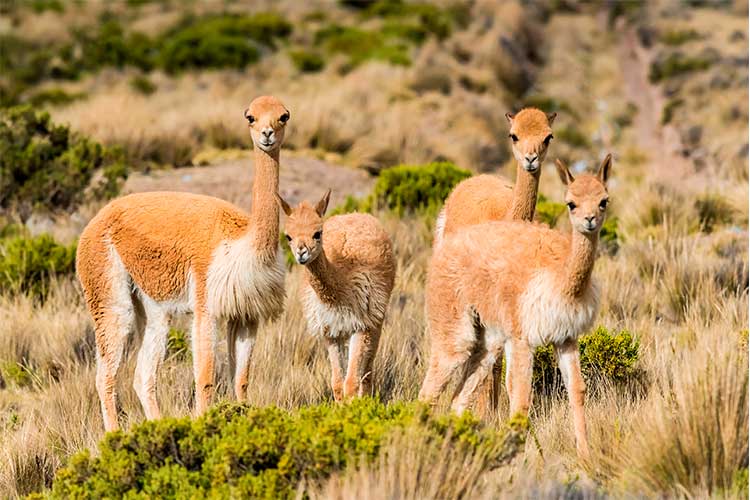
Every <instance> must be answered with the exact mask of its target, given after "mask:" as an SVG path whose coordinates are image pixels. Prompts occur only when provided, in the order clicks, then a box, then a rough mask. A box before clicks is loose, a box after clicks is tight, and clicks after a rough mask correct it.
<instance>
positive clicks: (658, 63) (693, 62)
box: [648, 52, 712, 83]
mask: <svg viewBox="0 0 750 500" xmlns="http://www.w3.org/2000/svg"><path fill="white" fill-rule="evenodd" d="M711 64H712V61H711V60H710V59H708V58H705V57H691V56H686V55H684V54H681V53H679V52H674V53H672V54H669V55H668V56H666V57H657V58H656V60H654V62H652V63H651V70H650V71H649V75H648V78H649V80H650V81H651V83H657V82H660V81H662V80H665V79H667V78H672V77H675V76H679V75H683V74H685V73H692V72H693V71H702V70H705V69H708V68H709V67H710V66H711Z"/></svg>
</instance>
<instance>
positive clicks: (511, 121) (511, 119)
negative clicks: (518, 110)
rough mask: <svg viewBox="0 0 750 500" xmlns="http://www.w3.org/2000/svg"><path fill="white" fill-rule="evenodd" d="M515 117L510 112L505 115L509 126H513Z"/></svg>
mask: <svg viewBox="0 0 750 500" xmlns="http://www.w3.org/2000/svg"><path fill="white" fill-rule="evenodd" d="M515 117H516V115H515V114H513V113H511V112H510V111H508V112H507V113H505V118H506V119H507V120H508V123H510V124H511V125H513V118H515Z"/></svg>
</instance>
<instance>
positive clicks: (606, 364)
mask: <svg viewBox="0 0 750 500" xmlns="http://www.w3.org/2000/svg"><path fill="white" fill-rule="evenodd" d="M639 348H640V342H639V341H638V339H637V338H635V337H634V336H633V334H632V333H630V332H628V331H627V330H622V331H620V332H618V333H612V332H610V331H609V330H607V328H605V327H603V326H599V327H598V328H597V329H596V330H595V331H594V332H592V333H589V334H588V335H584V336H582V337H581V338H580V339H579V342H578V349H579V352H580V354H581V371H582V372H583V376H584V378H585V379H587V380H588V381H589V383H591V382H595V381H596V380H598V379H606V380H609V381H611V382H613V383H615V384H624V383H627V382H628V381H631V380H634V379H638V378H639V377H640V376H641V373H642V372H641V371H640V370H639V369H638V368H637V363H638V359H639V352H638V350H639ZM560 387H562V379H561V375H560V372H559V370H558V368H557V360H556V358H555V354H554V348H553V347H552V346H545V347H540V348H538V349H537V350H536V352H535V353H534V388H535V390H537V391H540V392H546V393H549V392H553V391H554V390H555V389H557V388H560Z"/></svg>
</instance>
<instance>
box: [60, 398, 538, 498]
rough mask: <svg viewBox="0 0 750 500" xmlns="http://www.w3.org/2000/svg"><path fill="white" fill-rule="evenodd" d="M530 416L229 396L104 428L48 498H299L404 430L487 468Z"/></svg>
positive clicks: (519, 435) (518, 439)
mask: <svg viewBox="0 0 750 500" xmlns="http://www.w3.org/2000/svg"><path fill="white" fill-rule="evenodd" d="M526 425H527V424H526V421H525V420H523V421H521V420H518V421H513V422H512V426H511V427H510V429H509V430H507V431H504V432H498V431H494V430H490V429H485V428H483V427H482V426H481V424H480V423H479V421H478V420H476V419H475V418H474V417H473V416H471V415H470V414H468V413H467V414H464V415H463V416H461V417H457V416H453V415H450V416H433V415H431V414H430V412H429V410H428V409H427V407H425V406H423V405H420V404H417V403H394V404H391V405H388V406H386V405H384V404H382V403H380V402H378V401H376V400H374V399H371V398H361V399H356V400H354V401H352V402H350V403H347V404H321V405H318V406H311V407H306V408H300V409H298V410H294V411H293V412H288V411H284V410H281V409H278V408H275V407H267V408H250V407H248V406H245V405H237V404H224V405H220V406H218V407H215V408H213V409H212V410H210V411H209V412H208V413H207V414H206V415H204V416H202V417H200V418H198V419H195V420H192V419H190V418H188V417H185V418H180V419H176V418H166V419H162V420H155V421H149V422H144V423H142V424H140V425H138V426H136V427H134V428H132V429H131V430H130V431H128V432H122V431H117V432H113V433H110V434H108V435H107V436H106V437H105V439H104V440H103V441H102V442H101V444H100V445H99V453H98V456H92V454H91V453H90V452H88V451H84V452H82V453H79V454H77V455H75V456H74V457H73V458H72V459H71V460H70V463H69V464H68V465H67V467H65V468H63V469H61V470H60V471H59V472H58V473H57V476H56V478H55V480H54V483H53V486H52V490H51V492H48V495H49V496H50V497H52V498H71V497H74V498H103V497H123V496H126V497H130V496H137V495H143V496H147V497H148V496H160V497H185V498H187V497H193V498H202V497H206V496H212V497H217V498H218V497H220V498H238V497H250V498H294V497H295V495H296V493H297V489H298V485H299V484H300V482H301V481H303V480H304V481H306V482H308V484H309V483H315V482H319V481H322V480H324V479H325V478H327V477H329V476H330V475H331V474H332V473H333V472H336V471H339V470H342V469H344V468H345V467H346V465H347V463H358V462H359V461H365V462H372V461H373V460H374V459H375V458H376V457H377V455H378V452H379V450H380V448H381V447H382V446H384V445H385V444H386V443H387V442H388V439H389V438H390V437H391V436H395V435H397V434H398V433H404V432H407V433H415V434H413V435H415V436H420V437H424V436H427V437H428V438H429V439H434V440H437V441H444V440H446V439H449V440H450V441H451V443H452V446H453V447H454V448H455V447H458V448H466V449H468V450H474V451H476V452H477V453H481V454H483V455H484V456H486V459H485V468H490V467H492V466H493V465H499V464H500V463H503V462H506V461H507V460H509V459H510V458H512V457H513V456H514V455H515V454H516V453H517V452H518V451H519V450H520V448H521V446H522V444H523V440H524V435H525V430H526Z"/></svg>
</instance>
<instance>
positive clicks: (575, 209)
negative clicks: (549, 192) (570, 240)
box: [555, 154, 612, 235]
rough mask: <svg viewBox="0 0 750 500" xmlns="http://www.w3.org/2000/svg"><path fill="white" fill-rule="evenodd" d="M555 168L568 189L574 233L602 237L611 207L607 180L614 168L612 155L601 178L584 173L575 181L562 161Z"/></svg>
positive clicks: (566, 202) (600, 168)
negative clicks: (608, 206) (603, 225)
mask: <svg viewBox="0 0 750 500" xmlns="http://www.w3.org/2000/svg"><path fill="white" fill-rule="evenodd" d="M555 165H556V166H557V173H558V174H559V175H560V180H562V182H563V184H565V185H566V186H568V189H567V191H566V192H565V204H566V205H567V207H568V213H569V215H570V223H571V225H572V226H573V230H574V231H577V232H579V233H582V234H589V235H591V234H599V230H600V229H601V228H602V224H603V223H604V215H605V214H606V212H607V205H608V204H609V193H608V192H607V179H608V178H609V171H610V168H611V167H612V155H611V154H610V155H607V157H606V158H605V159H604V161H603V162H602V164H601V166H600V167H599V173H598V174H597V175H591V174H583V175H580V176H578V178H574V177H573V174H571V173H570V169H568V167H567V165H565V163H564V162H563V161H562V160H559V159H558V160H557V161H556V162H555Z"/></svg>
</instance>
